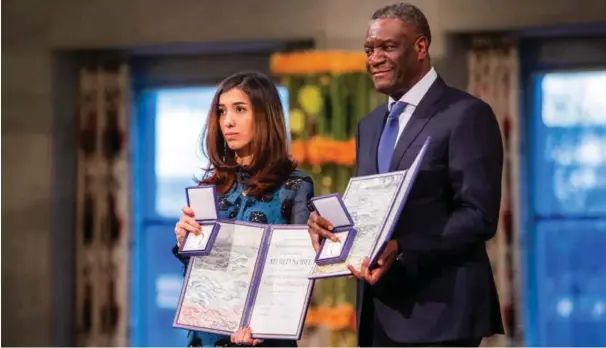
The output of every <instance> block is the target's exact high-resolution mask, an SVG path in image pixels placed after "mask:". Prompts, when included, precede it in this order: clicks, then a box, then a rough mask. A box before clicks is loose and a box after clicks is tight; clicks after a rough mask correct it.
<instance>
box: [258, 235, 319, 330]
mask: <svg viewBox="0 0 606 348" xmlns="http://www.w3.org/2000/svg"><path fill="white" fill-rule="evenodd" d="M315 257H316V253H315V251H314V249H313V247H312V246H311V243H310V242H309V233H308V232H307V226H272V227H271V230H270V241H269V247H268V249H267V254H266V256H265V262H264V264H263V269H262V273H261V276H260V279H259V288H258V289H257V292H256V298H255V299H254V302H253V306H252V312H251V318H250V328H251V329H252V332H253V337H263V338H285V339H295V340H296V339H298V337H300V335H301V329H302V328H303V322H304V320H305V315H306V314H307V308H308V305H309V299H310V296H311V291H312V288H313V280H310V279H309V278H308V275H309V272H310V270H311V267H312V266H313V264H314V259H315Z"/></svg>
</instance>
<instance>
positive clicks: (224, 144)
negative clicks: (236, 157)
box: [223, 140, 227, 163]
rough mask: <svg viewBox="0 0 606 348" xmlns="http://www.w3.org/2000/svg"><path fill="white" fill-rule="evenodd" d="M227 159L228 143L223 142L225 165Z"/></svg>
mask: <svg viewBox="0 0 606 348" xmlns="http://www.w3.org/2000/svg"><path fill="white" fill-rule="evenodd" d="M226 158H227V141H225V140H223V163H225V161H226Z"/></svg>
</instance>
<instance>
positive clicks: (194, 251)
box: [179, 185, 220, 256]
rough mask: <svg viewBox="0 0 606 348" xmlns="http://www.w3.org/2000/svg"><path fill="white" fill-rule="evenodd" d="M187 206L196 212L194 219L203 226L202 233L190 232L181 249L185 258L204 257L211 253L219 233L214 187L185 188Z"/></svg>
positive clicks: (180, 252) (180, 251)
mask: <svg viewBox="0 0 606 348" xmlns="http://www.w3.org/2000/svg"><path fill="white" fill-rule="evenodd" d="M185 195H186V197H187V206H188V207H190V208H192V210H193V211H194V214H195V217H194V219H195V220H196V222H197V223H198V224H200V226H202V233H200V234H199V235H195V234H193V233H191V232H188V233H187V234H186V235H185V238H184V239H183V244H182V245H181V247H180V248H179V254H181V255H184V256H204V255H208V254H209V253H210V250H211V249H212V247H213V244H214V242H215V239H216V238H217V234H218V232H219V228H220V227H219V224H218V223H217V218H218V211H219V209H218V207H217V192H216V188H215V186H214V185H200V186H193V187H187V188H185Z"/></svg>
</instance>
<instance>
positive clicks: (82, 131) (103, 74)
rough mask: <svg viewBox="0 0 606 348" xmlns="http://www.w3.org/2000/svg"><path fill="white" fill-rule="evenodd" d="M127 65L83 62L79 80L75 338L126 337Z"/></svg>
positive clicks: (100, 341)
mask: <svg viewBox="0 0 606 348" xmlns="http://www.w3.org/2000/svg"><path fill="white" fill-rule="evenodd" d="M129 86H130V82H129V71H128V67H127V66H126V65H119V66H98V67H94V68H83V69H82V70H81V72H80V80H79V93H78V102H79V114H78V143H79V145H78V154H77V162H78V163H77V183H76V185H77V221H76V250H75V251H76V325H77V345H82V346H127V345H128V344H129V341H128V335H129V330H128V328H129V283H130V282H129V270H130V249H129V241H130V231H129V227H130V221H129V216H130V214H129V209H130V200H129V197H130V188H129V170H130V168H129V147H128V144H129V142H128V134H129V131H128V126H129V125H128V123H129V105H130V102H129V99H130V95H129V93H130V92H129V91H130V90H129Z"/></svg>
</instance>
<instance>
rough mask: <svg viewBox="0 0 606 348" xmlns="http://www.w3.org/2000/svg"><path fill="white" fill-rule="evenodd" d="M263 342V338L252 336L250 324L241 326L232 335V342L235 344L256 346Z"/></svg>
mask: <svg viewBox="0 0 606 348" xmlns="http://www.w3.org/2000/svg"><path fill="white" fill-rule="evenodd" d="M262 342H263V340H259V339H254V338H252V330H251V329H250V327H248V326H247V327H243V328H241V329H240V330H238V331H236V332H235V333H233V334H232V335H231V343H235V344H243V345H247V346H256V345H258V344H260V343H262Z"/></svg>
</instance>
